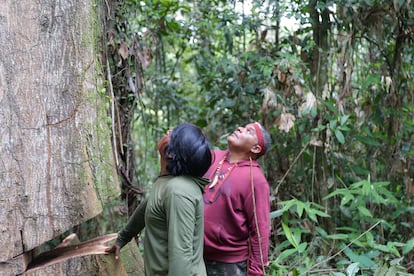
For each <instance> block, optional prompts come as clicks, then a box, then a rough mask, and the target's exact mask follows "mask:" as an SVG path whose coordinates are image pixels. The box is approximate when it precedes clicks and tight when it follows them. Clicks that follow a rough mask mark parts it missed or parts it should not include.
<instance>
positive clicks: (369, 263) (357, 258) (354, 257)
mask: <svg viewBox="0 0 414 276" xmlns="http://www.w3.org/2000/svg"><path fill="white" fill-rule="evenodd" d="M344 253H345V255H346V256H347V257H348V258H349V259H350V260H351V261H352V262H354V263H359V264H360V267H363V268H373V267H377V265H376V263H375V262H374V261H373V260H371V259H370V258H369V257H367V256H365V255H358V254H356V253H354V251H352V250H351V249H350V248H349V247H348V248H346V249H345V250H344Z"/></svg>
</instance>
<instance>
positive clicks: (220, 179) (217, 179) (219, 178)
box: [209, 156, 237, 202]
mask: <svg viewBox="0 0 414 276" xmlns="http://www.w3.org/2000/svg"><path fill="white" fill-rule="evenodd" d="M224 160H226V156H224V157H223V159H222V160H220V162H219V164H218V166H217V169H216V170H215V172H214V178H213V182H211V184H210V186H209V189H213V188H214V187H215V186H216V185H217V184H218V185H217V187H216V189H215V191H214V192H213V194H212V195H211V197H210V200H209V201H210V202H211V201H212V200H213V198H214V197H215V196H216V194H217V192H218V191H219V189H220V187H221V185H222V184H223V183H224V180H225V179H226V178H227V177H228V176H229V175H230V172H231V171H232V170H233V169H234V167H236V166H237V163H234V164H233V165H231V166H230V167H228V168H227V170H226V172H225V173H220V172H221V168H222V166H223V163H224Z"/></svg>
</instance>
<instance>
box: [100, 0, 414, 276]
mask: <svg viewBox="0 0 414 276" xmlns="http://www.w3.org/2000/svg"><path fill="white" fill-rule="evenodd" d="M247 2H248V1H237V0H236V1H167V0H165V1H149V0H145V1H135V0H130V1H119V2H117V3H118V5H117V6H116V14H117V16H118V18H120V19H119V22H118V24H117V25H116V33H117V34H118V36H116V37H115V41H114V42H113V44H112V45H113V47H114V50H113V52H114V53H118V51H119V48H117V47H120V46H119V45H121V44H122V43H125V44H126V45H127V46H128V50H129V51H128V57H127V58H126V60H125V61H124V62H125V63H127V65H128V66H126V67H122V68H123V69H122V72H118V73H116V74H114V76H113V77H114V78H117V79H116V80H118V82H117V83H116V89H118V90H116V89H115V90H116V91H119V90H121V91H122V90H125V91H127V95H122V97H119V98H117V100H118V101H119V102H120V103H125V102H128V100H130V101H131V102H132V104H131V106H132V108H135V109H134V110H133V112H132V115H131V113H128V112H126V114H127V115H126V116H131V118H132V119H131V120H130V121H129V123H130V124H131V126H130V129H132V131H133V135H132V136H133V138H134V140H135V141H136V144H135V145H134V149H133V150H134V154H135V157H136V166H137V171H136V173H135V175H136V178H137V179H140V181H141V183H147V184H148V185H147V184H145V185H146V186H145V187H147V188H150V185H151V183H152V179H153V178H154V176H155V175H156V173H157V171H158V164H157V151H156V145H155V143H156V141H157V139H158V138H160V137H161V135H162V134H163V133H164V132H165V130H166V129H168V128H170V127H174V126H175V125H177V124H178V123H180V122H183V121H189V122H193V123H196V124H197V125H199V126H200V127H202V128H203V130H204V131H205V133H206V134H207V135H208V137H209V139H210V140H211V142H212V144H213V146H215V147H220V148H223V147H225V146H226V139H225V137H226V134H227V133H229V132H230V131H232V130H234V128H235V127H237V126H238V125H241V124H245V123H246V122H249V121H252V120H258V121H261V122H262V123H263V124H264V125H265V127H266V128H267V130H268V131H269V132H270V134H271V137H272V140H273V145H272V148H271V149H270V151H269V153H268V154H267V156H266V157H265V158H262V160H261V162H262V167H263V169H264V171H265V173H266V175H267V177H268V180H269V183H270V185H271V190H272V191H274V193H272V198H274V201H273V202H272V209H273V210H274V211H273V212H272V213H271V216H272V220H273V233H272V234H273V235H272V237H273V240H272V247H271V267H270V268H269V271H268V272H269V275H284V274H285V273H287V272H290V273H291V274H292V275H302V274H303V273H305V272H306V273H310V274H315V275H319V274H320V275H322V274H332V275H358V274H360V275H373V274H375V275H387V273H389V274H390V273H392V272H393V271H395V270H398V271H399V273H403V272H404V269H402V267H406V268H407V270H408V271H409V272H412V271H413V270H414V267H413V266H412V262H413V260H414V253H413V241H412V240H413V235H412V231H411V229H412V228H413V227H414V221H413V219H412V217H413V216H412V215H413V208H412V207H411V205H412V197H413V193H414V192H413V190H412V189H414V188H412V187H413V186H412V185H413V184H412V183H413V178H412V177H413V174H412V172H413V171H414V160H413V156H414V147H413V136H412V133H413V132H414V121H413V113H414V108H413V97H414V96H413V95H414V93H413V91H414V83H413V81H412V80H413V79H414V66H413V64H414V62H413V58H414V54H413V53H414V51H413V48H414V46H413V45H414V43H413V36H412V34H413V27H412V22H413V18H414V9H413V8H412V3H411V2H412V1H411V2H410V1H406V0H401V1H388V2H387V1H385V2H384V1H378V0H370V1H366V0H364V1H359V0H352V1H328V0H325V1H319V0H315V1H297V0H291V1H289V0H286V1H265V2H263V1H256V0H253V1H251V4H252V5H251V7H249V6H248V3H247ZM243 5H244V6H243ZM243 7H244V9H243ZM327 14H328V16H326V15H327ZM287 18H290V19H295V20H296V22H297V24H296V25H295V26H294V27H291V26H287V25H285V26H283V24H285V22H286V19H287ZM108 43H110V42H108ZM145 52H148V53H150V58H148V59H145V58H144V59H143V58H142V56H143V53H145ZM121 61H122V60H121ZM143 61H147V62H148V63H144V62H143ZM120 63H122V62H119V61H117V62H113V63H111V66H112V67H113V68H118V67H116V66H119V64H120ZM126 71H128V72H130V75H131V76H132V77H133V79H134V80H139V79H140V78H139V77H140V76H141V77H142V85H143V87H142V90H141V91H139V93H138V94H134V93H133V91H131V89H130V88H129V85H128V78H127V77H125V76H124V75H122V73H123V72H126ZM140 72H142V74H141V75H140ZM114 82H115V81H114ZM136 82H137V81H136ZM120 106H124V105H121V104H120ZM113 123H114V120H113V118H110V122H109V124H111V125H112V124H113ZM367 175H370V177H369V178H368V179H366V178H367ZM350 183H353V184H350ZM276 192H277V193H276ZM292 198H294V199H292ZM279 201H280V202H279ZM328 215H329V216H328ZM374 225H375V227H374V228H372V229H370V227H372V226H374ZM368 229H370V230H369V231H368ZM335 252H341V254H338V255H336V256H334V255H333V254H335ZM332 256H334V258H332V259H329V261H327V260H328V258H330V257H332ZM396 260H398V261H396ZM318 263H321V264H320V265H317V264H318ZM312 266H314V267H313V268H312V269H309V268H311V267H312ZM318 269H320V271H319V272H316V271H317V270H318ZM324 269H326V271H324ZM312 271H315V273H313V272H312ZM318 273H319V274H318Z"/></svg>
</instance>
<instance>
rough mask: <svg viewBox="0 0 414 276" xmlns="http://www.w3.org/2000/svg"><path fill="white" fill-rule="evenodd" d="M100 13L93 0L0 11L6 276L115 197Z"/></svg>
mask: <svg viewBox="0 0 414 276" xmlns="http://www.w3.org/2000/svg"><path fill="white" fill-rule="evenodd" d="M95 6H96V1H93V0H86V1H81V0H67V1H53V0H42V1H35V0H26V1H15V0H3V1H1V2H0V45H1V51H0V104H1V107H0V125H1V127H0V137H1V141H2V142H1V146H0V156H1V157H0V158H1V162H0V183H1V186H2V193H1V195H0V210H1V211H0V221H1V222H2V223H1V224H0V235H1V238H0V248H2V250H1V252H0V271H2V273H5V275H15V274H18V273H21V271H22V270H23V269H24V268H23V264H22V262H23V260H22V259H23V258H22V256H23V254H24V253H25V252H28V251H30V250H32V249H33V248H35V247H37V246H39V245H41V244H43V243H45V242H47V241H49V240H51V239H53V238H55V237H56V236H58V235H60V234H62V233H64V232H65V231H67V230H69V229H71V228H73V227H74V226H76V225H78V224H80V223H82V222H84V221H86V220H88V219H90V218H92V217H94V216H96V215H98V214H99V213H100V212H101V211H102V203H103V202H102V200H103V199H105V200H107V199H110V198H111V197H115V196H116V195H117V194H118V193H119V189H118V183H117V181H116V179H117V177H116V170H115V166H114V162H113V159H112V152H111V145H110V140H109V131H108V127H107V125H106V122H107V120H106V119H107V118H106V116H107V115H106V111H105V109H104V105H103V104H102V102H101V100H102V99H103V98H104V97H101V96H99V93H98V90H99V85H100V82H101V80H100V77H99V73H100V72H99V69H98V67H99V66H98V64H97V62H96V61H97V58H96V52H95V44H96V43H95V39H96V36H97V30H98V28H99V25H98V23H97V14H96V13H94V12H96V10H94V9H95ZM91 258H92V259H94V258H93V257H91ZM86 259H88V258H86ZM83 260H85V258H83ZM87 262H89V261H87ZM80 266H81V267H82V271H83V270H84V269H85V266H82V265H80ZM87 267H90V269H92V270H93V269H94V268H93V265H91V266H86V269H88V268H87ZM75 274H76V273H74V274H73V275H75ZM92 274H93V273H92ZM92 274H90V275H92ZM78 275H79V274H78Z"/></svg>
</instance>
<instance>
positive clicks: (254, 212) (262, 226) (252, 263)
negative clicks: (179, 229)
mask: <svg viewBox="0 0 414 276" xmlns="http://www.w3.org/2000/svg"><path fill="white" fill-rule="evenodd" d="M227 143H228V149H227V150H214V151H213V163H212V165H211V167H210V169H209V170H208V171H207V173H206V174H205V175H204V176H205V177H207V178H209V179H210V180H211V182H210V184H209V185H208V186H207V187H206V189H205V193H204V194H203V198H204V259H205V262H206V268H207V275H249V276H250V275H265V266H266V265H267V263H268V247H269V236H270V192H269V184H268V182H267V180H266V178H265V177H264V175H263V172H262V170H261V168H260V165H259V163H258V162H257V159H258V158H259V157H260V156H262V155H264V154H265V153H266V151H267V150H268V149H269V147H270V136H269V134H268V133H267V131H266V130H265V129H264V128H263V126H262V125H260V124H259V123H257V122H255V123H251V124H248V125H246V126H245V127H239V128H237V130H235V131H234V132H233V133H232V134H231V135H229V136H228V137H227Z"/></svg>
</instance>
